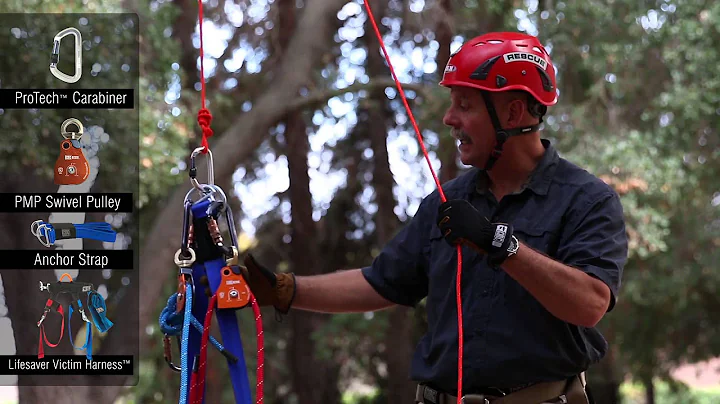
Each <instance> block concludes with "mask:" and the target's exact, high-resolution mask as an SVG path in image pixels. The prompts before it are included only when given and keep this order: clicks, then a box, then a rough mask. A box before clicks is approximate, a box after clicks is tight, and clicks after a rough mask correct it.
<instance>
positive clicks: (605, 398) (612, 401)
mask: <svg viewBox="0 0 720 404" xmlns="http://www.w3.org/2000/svg"><path fill="white" fill-rule="evenodd" d="M613 351H614V350H613V349H612V348H611V349H610V350H609V351H608V354H607V356H606V357H605V358H604V359H603V360H601V361H600V363H598V364H597V365H595V366H594V367H593V368H591V369H590V370H589V371H588V377H587V379H588V388H589V390H590V394H592V397H593V399H594V400H595V404H618V403H619V402H620V380H619V378H618V372H617V371H616V370H615V354H614V352H613Z"/></svg>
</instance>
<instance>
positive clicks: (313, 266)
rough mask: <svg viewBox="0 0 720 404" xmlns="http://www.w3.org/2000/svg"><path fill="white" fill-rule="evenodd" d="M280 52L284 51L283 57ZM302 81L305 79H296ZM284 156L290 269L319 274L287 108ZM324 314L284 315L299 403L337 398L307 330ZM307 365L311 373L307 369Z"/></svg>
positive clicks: (284, 5) (303, 153)
mask: <svg viewBox="0 0 720 404" xmlns="http://www.w3.org/2000/svg"><path fill="white" fill-rule="evenodd" d="M295 4H296V3H295V0H280V1H279V2H278V8H279V24H278V28H279V30H280V38H279V42H280V47H281V48H282V50H283V53H284V52H285V51H287V46H288V44H289V43H290V39H291V37H292V35H294V34H295V33H296V29H297V23H296V17H295ZM283 56H284V55H283ZM302 84H307V83H302ZM285 124H286V129H285V138H286V140H287V150H286V153H285V154H286V156H287V159H288V171H289V174H290V192H289V193H290V211H291V214H292V222H291V223H290V236H291V239H290V268H291V269H292V271H294V272H295V273H296V274H297V275H317V274H320V273H322V267H321V266H320V265H319V263H318V259H317V257H318V244H317V240H318V237H317V228H316V225H315V221H314V220H313V203H312V194H311V193H310V175H309V173H308V170H309V167H308V162H307V159H308V153H309V152H310V143H309V140H308V137H307V133H306V129H307V127H306V125H305V121H304V120H303V116H302V112H300V111H292V112H290V113H289V114H288V115H287V118H286V120H285ZM327 317H328V316H327V315H325V314H320V313H311V312H306V311H295V312H293V313H292V315H291V316H290V324H291V326H292V338H291V340H290V343H289V349H288V351H287V353H288V361H289V362H290V369H291V372H292V381H293V390H294V391H295V394H296V395H297V400H298V403H299V404H313V403H330V402H333V403H335V402H339V401H340V392H339V390H338V385H337V381H338V380H337V374H338V371H337V369H335V366H333V365H332V363H330V361H323V360H322V359H319V358H318V356H317V355H316V352H317V347H316V345H317V344H316V341H315V340H314V339H313V334H314V333H315V331H316V330H317V329H319V328H320V327H321V326H322V325H323V324H324V323H325V322H326V321H327V319H328V318H327ZM308 366H310V367H312V369H313V370H312V371H311V372H308V371H307V369H308Z"/></svg>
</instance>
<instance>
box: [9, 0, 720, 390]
mask: <svg viewBox="0 0 720 404" xmlns="http://www.w3.org/2000/svg"><path fill="white" fill-rule="evenodd" d="M371 1H372V3H371V6H372V7H373V11H374V13H375V16H376V19H377V20H378V21H379V22H381V31H382V34H383V36H384V39H385V42H386V44H387V46H388V47H389V52H390V55H391V58H392V61H393V65H394V67H395V69H396V71H397V73H398V76H399V78H400V80H401V81H402V82H403V83H405V86H404V88H405V90H406V92H407V95H408V97H409V98H410V104H411V108H412V110H413V112H414V114H415V116H416V117H417V118H418V120H419V126H420V128H421V129H422V132H423V137H424V139H425V141H426V143H427V146H428V149H429V151H430V155H431V159H432V162H433V166H434V167H435V169H437V170H439V173H440V177H441V181H443V182H445V181H447V180H449V179H452V178H454V177H455V176H457V175H458V174H460V173H461V172H462V171H463V170H465V169H466V167H463V166H461V165H460V164H459V163H458V162H457V158H456V157H457V156H456V147H455V141H454V140H453V139H452V138H451V137H450V136H449V131H448V130H447V129H446V128H445V127H443V125H442V122H441V117H442V114H443V112H444V110H445V108H446V107H447V105H448V99H449V97H448V93H447V90H445V89H443V88H440V87H439V86H438V85H437V82H438V81H439V79H440V73H441V72H442V68H443V66H444V65H445V64H446V62H447V59H448V57H449V55H450V53H451V52H452V51H454V50H455V49H457V48H458V47H459V46H460V45H461V43H462V42H463V41H464V40H465V39H468V38H471V37H474V36H476V35H480V34H482V33H484V32H487V31H498V30H513V31H518V30H519V31H524V32H527V33H530V34H533V35H537V36H539V38H540V40H541V41H542V42H543V43H544V44H545V46H546V48H547V49H548V51H550V52H551V55H552V59H553V62H554V63H555V65H556V68H557V70H558V87H559V89H560V97H559V103H558V105H557V106H555V107H553V108H551V109H550V111H549V114H548V116H547V117H546V120H545V121H546V123H545V125H544V131H543V133H544V137H546V138H549V139H550V140H551V141H552V142H553V143H554V144H555V145H556V147H557V148H558V149H559V151H560V152H561V155H562V156H563V157H565V158H568V159H570V160H571V161H574V162H575V163H577V164H579V165H581V166H583V167H585V168H587V169H588V170H589V171H591V172H592V173H594V174H595V175H597V176H600V177H601V178H603V179H604V180H605V181H606V182H608V183H609V184H611V185H612V186H613V187H614V188H615V189H616V191H617V192H618V193H619V194H620V195H621V197H622V201H623V206H624V208H625V214H626V220H627V226H628V234H629V237H630V247H631V249H630V257H629V261H628V264H627V266H626V268H625V273H624V276H623V284H622V291H621V295H620V296H619V301H618V304H617V306H616V308H615V309H614V311H613V312H612V313H610V315H608V316H606V318H605V319H603V321H602V322H601V324H600V325H599V327H600V328H601V330H602V332H603V333H604V335H605V337H606V338H607V339H608V341H609V342H610V346H611V350H610V352H609V354H608V355H607V357H606V358H605V359H604V360H603V361H602V362H601V363H599V364H597V365H595V366H593V367H592V368H591V369H590V370H589V371H588V378H589V382H590V386H591V388H592V391H593V394H594V396H595V399H596V401H597V403H598V404H619V403H623V404H641V403H646V404H654V403H664V404H670V403H718V402H720V370H719V369H720V360H718V357H720V327H718V324H719V323H720V321H719V320H720V299H719V298H718V292H720V272H718V271H717V268H716V267H717V264H718V263H719V262H720V253H719V252H718V251H720V176H718V172H720V171H719V169H720V133H719V131H720V75H718V67H717V66H719V65H720V45H718V43H720V3H718V2H713V1H697V0H696V1H691V0H677V1H660V0H655V1H638V0H611V1H610V0H608V1H557V0H540V1H534V0H525V1H523V0H427V1H423V0H392V1H379V0H371ZM0 11H1V12H26V13H32V12H50V13H69V12H81V13H111V12H134V13H137V14H138V16H139V21H140V68H139V69H140V118H139V119H140V123H139V125H140V150H139V164H140V174H139V178H140V184H139V195H138V196H137V197H136V199H137V204H138V206H137V207H138V212H139V214H135V215H132V217H131V218H129V219H128V220H129V222H128V224H127V226H128V228H132V226H136V227H137V228H138V229H139V235H138V236H139V240H138V243H139V248H140V279H141V281H140V286H139V290H136V291H135V292H134V293H139V295H140V308H139V322H140V324H139V329H140V349H141V359H142V360H141V364H140V379H139V383H138V385H137V386H134V387H130V388H123V387H81V386H70V387H32V386H21V387H12V386H9V387H5V388H4V390H3V391H4V392H7V399H6V402H8V403H15V402H19V403H21V404H25V403H44V402H48V401H46V400H47V399H48V397H52V400H53V402H55V403H63V404H64V403H74V404H77V403H118V404H119V403H123V404H130V403H138V404H139V403H172V402H177V395H178V389H179V379H180V377H179V374H178V373H174V372H172V371H171V370H170V369H169V368H168V366H167V365H166V364H165V361H164V359H163V356H162V334H161V333H160V331H159V329H158V326H157V318H158V315H159V313H160V310H161V309H162V307H163V306H164V305H165V303H166V300H167V297H168V296H169V295H170V294H172V293H173V292H174V289H175V287H176V283H175V275H176V268H175V267H174V265H173V263H172V254H174V252H175V251H176V249H177V241H178V240H179V237H180V228H181V223H182V199H183V197H184V195H185V193H186V192H187V191H188V190H189V189H190V184H189V182H188V177H187V175H188V172H187V168H188V156H189V152H190V151H191V150H192V149H194V148H195V147H197V146H199V143H200V132H199V128H198V125H197V122H196V115H197V111H198V109H199V108H200V91H199V90H200V75H199V66H200V65H199V63H200V59H199V49H198V47H199V36H198V34H199V31H198V25H197V22H198V7H197V2H196V1H190V0H177V1H145V0H126V1H120V0H115V1H109V0H107V1H103V0H98V1H93V0H85V1H67V0H57V1H23V0H5V1H4V2H2V3H1V4H0ZM204 12H205V20H204V24H203V30H204V49H205V64H204V67H205V74H206V79H207V86H208V102H209V104H208V107H209V109H210V111H211V112H212V114H213V116H214V120H213V122H212V128H213V129H214V131H215V136H214V137H212V138H211V142H210V144H211V148H212V150H213V151H214V152H215V178H216V182H217V183H218V184H219V185H221V186H222V187H223V188H224V189H225V190H226V191H227V192H228V193H229V194H232V206H233V213H234V215H235V218H236V222H237V226H238V231H239V232H240V235H241V236H240V243H241V248H243V249H252V250H253V251H254V254H256V255H257V256H258V258H259V260H260V261H261V262H264V263H266V264H267V265H268V266H275V267H277V268H279V269H280V270H289V271H294V272H296V273H298V274H303V275H308V274H319V273H325V272H332V271H335V270H337V269H341V268H356V267H359V266H362V265H366V264H368V263H370V262H371V260H372V258H373V257H374V256H375V255H376V254H377V253H378V251H379V249H380V248H381V247H382V246H383V244H384V243H385V242H386V241H387V240H388V239H389V238H391V237H392V236H393V234H394V233H395V232H396V231H397V230H398V229H399V228H400V227H401V226H403V224H404V222H405V221H407V220H408V218H409V217H412V215H413V214H414V213H415V211H416V209H417V207H418V204H419V202H420V200H421V199H422V197H423V196H425V195H427V194H428V193H430V192H431V191H432V190H433V189H434V183H433V181H432V178H431V176H430V174H429V170H428V169H427V166H426V163H425V161H424V159H423V156H422V154H421V152H420V150H419V147H418V144H417V140H416V139H415V135H414V132H413V129H412V127H411V125H410V122H409V120H408V117H407V115H406V113H405V111H404V109H403V107H402V103H401V100H400V99H399V97H398V94H397V91H396V90H395V89H394V85H393V82H392V80H391V76H390V74H389V71H388V68H387V66H386V64H385V61H384V58H383V56H382V54H381V53H380V51H379V44H378V41H377V39H376V38H375V37H374V33H373V32H372V29H371V28H370V26H369V22H368V20H367V18H366V14H365V10H364V6H363V4H362V3H361V2H359V1H347V0H322V1H319V0H275V1H262V0H259V1H228V0H211V1H207V2H206V3H204ZM0 29H2V30H6V29H8V28H7V27H0ZM106 35H111V33H110V32H108V33H107V34H106ZM0 45H1V46H2V49H3V59H4V62H3V63H6V64H8V63H13V61H14V58H17V57H18V55H19V53H17V52H16V50H14V49H12V48H9V47H8V46H9V45H8V44H0ZM48 57H49V55H48ZM41 59H42V58H41ZM38 63H42V64H45V63H47V62H46V61H45V59H42V60H40V59H39V61H38ZM10 80H11V78H8V79H6V81H7V82H3V83H2V85H3V86H7V85H8V84H9V83H11V81H10ZM23 122H24V123H20V124H15V126H11V125H10V124H9V123H8V119H6V118H5V117H4V116H3V115H0V127H2V128H3V131H4V135H5V145H4V146H3V148H5V147H7V145H12V144H15V143H16V142H19V141H28V139H31V140H32V139H33V136H40V135H36V134H34V133H36V132H37V131H32V130H29V129H28V128H25V127H22V126H21V125H22V124H24V125H29V124H30V123H29V122H25V121H23ZM18 125H20V126H18ZM21 139H22V140H21ZM48 150H49V151H48V153H50V154H48V156H51V155H52V156H54V153H55V151H54V150H53V149H50V148H48ZM38 153H40V152H38ZM47 158H48V159H49V158H50V157H47ZM53 158H54V157H53ZM116 158H117V159H128V161H129V162H132V163H133V164H137V161H138V160H137V157H136V156H134V155H123V154H122V153H120V152H118V153H117V154H116ZM2 165H3V168H4V170H5V173H6V175H7V176H8V178H15V179H17V178H25V177H23V176H28V175H30V174H28V173H29V172H32V170H29V167H31V166H32V161H29V160H28V159H27V158H23V155H22V154H21V153H10V154H5V155H4V158H3V161H2ZM199 165H200V166H201V167H202V166H204V161H203V160H200V163H199ZM202 175H204V174H201V176H200V178H204V177H203V176H202ZM113 180H117V181H121V180H122V179H121V178H119V176H118V178H113V177H111V176H106V177H105V181H108V182H111V181H113ZM3 182H5V180H3ZM0 274H1V275H2V280H3V283H4V284H5V285H6V286H5V290H7V289H8V286H9V285H8V283H7V278H6V276H8V273H7V271H0ZM5 302H6V304H7V307H11V304H12V303H11V302H10V301H9V300H8V298H7V296H5ZM128 307H129V306H128ZM2 309H3V313H2V314H4V315H5V316H6V317H5V318H3V319H1V321H3V327H11V326H12V323H13V321H17V320H15V317H14V316H15V314H13V311H12V310H10V309H6V308H5V307H2ZM109 310H110V308H109ZM263 314H264V317H263V318H264V327H265V343H266V350H265V354H266V365H265V402H266V403H299V404H306V403H364V404H370V403H378V404H379V403H405V402H410V400H411V397H412V394H413V391H414V384H413V383H412V382H410V381H409V380H408V367H409V361H410V355H411V353H412V351H413V348H414V346H415V344H416V342H417V341H418V338H419V337H420V336H421V335H422V333H423V332H424V329H425V327H426V323H425V314H424V310H423V308H422V307H420V308H418V309H416V310H412V309H406V308H395V309H392V310H387V311H383V312H378V313H366V314H352V315H333V316H330V315H321V314H311V313H301V312H295V313H292V314H290V315H289V316H287V317H285V319H284V320H283V322H277V321H275V316H274V313H273V311H272V310H264V311H263ZM33 316H34V314H33ZM239 316H240V319H241V323H242V324H243V327H244V329H243V335H244V342H245V355H246V359H247V362H248V363H247V364H248V369H249V373H250V375H251V377H254V375H255V357H256V353H255V332H254V322H253V321H252V318H253V317H252V313H251V311H249V310H245V311H242V312H240V313H239ZM110 318H112V316H110ZM13 332H14V339H15V340H16V341H17V340H18V334H17V332H16V331H15V329H14V328H13ZM3 349H6V350H7V348H3ZM174 349H176V348H174ZM8 353H13V352H8ZM208 365H209V370H208V372H209V373H208V386H207V402H208V403H230V402H234V401H233V399H232V391H231V388H230V386H229V384H228V383H227V382H226V366H225V362H224V360H223V358H222V357H221V356H220V355H218V354H217V352H215V351H213V350H210V353H209V358H208ZM88 381H89V382H92V378H89V379H88ZM20 384H22V383H20ZM251 385H254V381H252V380H251ZM18 400H19V401H18Z"/></svg>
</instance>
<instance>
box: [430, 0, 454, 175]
mask: <svg viewBox="0 0 720 404" xmlns="http://www.w3.org/2000/svg"><path fill="white" fill-rule="evenodd" d="M438 8H439V13H440V17H439V18H438V19H437V26H436V27H435V35H436V37H437V41H438V45H439V47H438V53H437V57H436V58H435V63H436V64H437V75H438V80H441V79H442V76H443V72H444V71H445V66H446V65H447V63H448V60H450V44H451V43H452V37H453V27H452V26H453V15H452V3H451V1H450V0H440V2H439V3H438ZM439 136H440V137H441V139H440V144H441V146H440V150H438V155H439V157H440V164H441V166H440V183H441V184H444V183H446V182H447V181H450V180H451V179H453V178H455V177H457V174H458V164H457V147H455V140H454V139H452V138H451V139H443V137H444V135H443V134H439ZM443 140H445V141H443Z"/></svg>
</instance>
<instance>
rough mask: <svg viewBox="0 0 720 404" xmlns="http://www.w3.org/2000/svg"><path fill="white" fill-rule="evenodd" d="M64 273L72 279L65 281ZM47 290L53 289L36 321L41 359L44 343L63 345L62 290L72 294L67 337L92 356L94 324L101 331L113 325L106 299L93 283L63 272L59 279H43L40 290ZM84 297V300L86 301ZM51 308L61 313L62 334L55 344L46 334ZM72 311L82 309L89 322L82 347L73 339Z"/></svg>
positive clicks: (86, 320) (49, 291) (82, 313)
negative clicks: (44, 280) (60, 299)
mask: <svg viewBox="0 0 720 404" xmlns="http://www.w3.org/2000/svg"><path fill="white" fill-rule="evenodd" d="M65 277H68V278H70V281H69V282H63V281H62V280H63V279H64V278H65ZM45 290H47V291H48V293H50V298H49V299H48V300H47V302H46V303H45V309H44V310H43V314H42V316H41V317H40V320H39V321H38V322H37V326H38V328H39V331H40V337H39V342H38V359H42V358H44V357H45V347H44V344H47V345H48V346H49V347H51V348H55V347H57V346H58V345H60V341H62V337H63V333H64V330H65V310H64V309H63V306H62V303H60V301H59V297H60V295H61V294H69V295H70V296H71V298H72V299H71V301H70V303H69V304H68V316H67V327H68V331H67V332H68V338H69V339H70V344H71V345H72V346H73V348H75V349H77V350H80V351H85V356H86V357H87V359H88V360H92V334H93V331H92V326H93V324H94V325H95V328H97V329H98V331H99V332H101V333H104V332H107V331H108V330H109V329H110V328H111V327H112V326H113V323H112V321H110V320H109V319H108V318H107V314H106V312H107V307H106V305H105V299H104V298H103V297H102V296H101V295H100V294H99V293H97V291H96V290H95V289H94V288H93V284H92V283H87V282H74V281H73V280H72V277H71V276H70V274H68V273H64V274H62V276H61V277H60V280H58V281H57V282H55V283H50V282H48V283H43V282H42V281H40V291H41V292H42V291H45ZM83 300H84V301H85V304H84V305H83ZM86 308H87V309H88V310H89V311H90V319H89V318H88V316H87V314H86V313H85V309H86ZM51 311H54V312H56V313H58V314H59V315H60V317H61V325H60V337H59V338H58V342H56V343H54V344H53V343H51V342H50V341H48V338H47V335H46V334H45V325H44V321H45V318H46V317H47V315H48V313H50V312H51ZM73 312H79V313H80V315H81V316H82V319H83V321H85V322H86V323H87V324H86V325H85V327H86V328H85V329H86V332H85V344H84V345H83V346H82V347H77V346H75V343H74V342H73V333H72V328H71V322H72V314H73ZM43 342H44V343H43Z"/></svg>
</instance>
